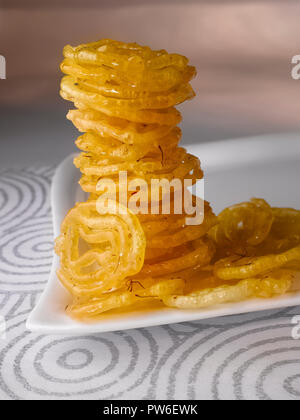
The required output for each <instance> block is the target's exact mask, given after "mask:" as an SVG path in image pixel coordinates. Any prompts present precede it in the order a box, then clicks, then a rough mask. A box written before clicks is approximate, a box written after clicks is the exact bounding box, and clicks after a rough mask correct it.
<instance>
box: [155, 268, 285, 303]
mask: <svg viewBox="0 0 300 420" xmlns="http://www.w3.org/2000/svg"><path fill="white" fill-rule="evenodd" d="M291 284H292V274H291V273H290V272H284V271H283V272H279V273H274V275H272V274H270V276H269V277H268V278H264V277H257V278H247V279H245V280H241V281H240V282H239V283H237V284H235V285H229V284H225V285H220V286H218V287H214V288H210V289H204V290H199V291H196V292H194V293H190V294H187V295H173V296H172V295H171V296H164V297H163V302H164V303H165V304H166V305H167V306H171V307H173V308H180V309H197V308H198V309H199V308H206V307H208V306H212V305H218V304H220V303H229V302H238V301H241V300H244V299H247V298H251V297H260V298H269V297H272V296H275V295H281V294H284V293H285V292H287V291H288V290H289V289H290V287H291Z"/></svg>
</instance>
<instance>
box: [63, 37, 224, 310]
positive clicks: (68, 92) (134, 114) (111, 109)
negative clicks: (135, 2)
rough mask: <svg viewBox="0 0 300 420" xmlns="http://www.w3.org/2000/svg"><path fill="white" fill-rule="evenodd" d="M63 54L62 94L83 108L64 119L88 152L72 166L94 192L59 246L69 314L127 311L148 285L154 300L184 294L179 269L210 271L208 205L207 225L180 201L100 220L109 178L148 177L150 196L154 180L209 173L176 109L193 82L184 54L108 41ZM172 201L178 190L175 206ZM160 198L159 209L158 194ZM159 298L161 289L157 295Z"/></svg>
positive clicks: (68, 222) (69, 220)
mask: <svg viewBox="0 0 300 420" xmlns="http://www.w3.org/2000/svg"><path fill="white" fill-rule="evenodd" d="M64 57H65V58H64V61H63V63H62V64H61V69H62V71H63V72H64V73H66V76H65V77H64V78H63V79H62V83H61V95H62V97H63V98H64V99H67V100H69V101H72V102H74V104H75V106H76V107H77V109H76V110H71V111H70V112H69V114H68V118H69V119H70V120H71V121H72V122H73V124H74V125H75V126H76V127H77V128H78V129H79V130H80V131H82V132H84V134H83V135H82V136H80V137H79V138H78V139H77V141H76V144H77V146H78V147H79V148H80V149H81V150H82V151H83V152H82V153H81V154H80V155H79V156H78V157H76V158H75V161H74V163H75V165H76V166H77V167H78V168H79V169H80V171H81V172H82V178H81V180H80V185H81V187H82V189H83V190H84V191H86V192H88V193H90V199H89V200H88V202H87V203H82V204H78V205H77V206H76V207H75V208H74V209H72V210H71V211H70V213H69V214H68V215H67V217H66V219H65V221H64V223H63V226H62V234H61V236H60V237H59V238H58V240H57V243H56V250H57V252H58V254H59V255H60V256H61V268H60V270H59V272H58V275H59V278H60V280H61V281H62V283H63V284H64V285H65V286H66V287H67V288H68V290H69V291H70V292H71V293H72V295H73V296H74V297H76V300H75V302H74V304H73V305H71V306H69V312H70V313H71V314H72V315H76V314H77V315H78V314H81V315H84V316H89V315H92V316H95V315H96V314H98V313H100V312H102V311H103V310H106V309H110V308H111V307H112V306H114V307H117V306H123V305H124V304H125V303H124V299H126V296H131V299H128V304H130V303H131V302H132V299H133V297H135V300H137V297H136V295H137V293H138V295H139V296H142V294H144V295H145V293H144V292H143V291H144V288H145V290H146V289H147V293H146V296H152V295H153V293H154V292H153V293H152V292H151V290H150V289H151V287H152V286H156V287H158V285H159V284H161V285H162V286H163V285H164V284H165V281H167V282H168V283H167V284H168V285H169V286H168V288H165V289H164V290H165V292H164V293H167V294H172V293H174V290H173V289H174V288H175V291H177V292H179V290H178V284H179V285H181V292H183V286H184V282H183V273H182V272H184V271H185V270H190V269H193V268H196V267H201V266H205V265H207V264H208V263H209V262H210V260H211V258H212V256H213V253H214V247H213V245H212V241H210V240H209V239H208V238H205V239H203V238H204V236H205V234H206V233H207V232H208V230H209V229H210V228H211V227H212V226H213V225H214V224H215V221H216V218H215V216H214V214H213V213H212V211H211V209H210V207H209V205H208V203H205V204H204V211H205V218H204V222H203V223H201V224H200V225H195V226H189V225H187V224H186V217H187V215H186V214H185V213H184V212H181V213H180V214H175V210H174V207H175V206H174V205H173V206H172V205H171V208H170V213H171V214H169V215H168V214H162V213H161V211H159V212H158V213H159V214H153V213H152V214H139V215H134V214H132V213H131V212H130V211H129V210H128V212H127V214H126V218H125V215H120V214H115V212H113V213H114V214H113V213H112V214H110V215H105V214H103V215H100V214H99V208H97V210H96V200H97V199H98V197H99V196H100V192H99V191H97V185H99V181H101V180H104V179H107V178H109V179H110V180H112V181H114V182H115V184H116V185H117V189H120V187H121V186H120V185H119V174H120V172H121V171H126V174H127V180H128V182H130V181H131V180H134V179H136V178H138V179H143V180H145V181H146V183H147V185H148V186H149V191H151V190H153V186H152V187H151V180H153V179H156V180H159V181H160V180H163V179H166V180H168V181H172V180H174V179H179V180H180V181H182V182H183V181H184V180H190V185H192V184H194V183H195V182H196V181H197V180H198V179H201V178H202V177H203V173H202V171H201V169H200V162H199V159H198V158H196V157H195V156H192V155H190V154H188V153H187V152H186V150H185V149H184V148H180V147H178V143H179V140H180V137H181V130H180V128H179V127H178V126H177V125H178V124H179V123H180V121H181V114H180V112H179V111H177V110H176V108H175V107H174V106H175V105H177V104H179V103H181V102H183V101H185V100H187V99H190V98H192V97H193V96H194V92H193V89H192V87H191V85H190V84H189V81H190V80H191V79H192V78H193V77H194V75H195V73H196V71H195V68H194V67H192V66H189V65H188V60H187V59H186V58H185V57H183V56H181V55H178V54H168V53H167V52H166V51H164V50H160V51H153V50H151V49H150V48H148V47H140V46H139V45H137V44H124V43H121V42H116V41H111V40H102V41H99V42H96V43H92V44H87V45H80V46H78V47H75V48H73V47H71V46H66V47H65V49H64ZM117 192H118V191H117ZM134 193H135V192H131V193H130V192H128V194H127V195H128V197H130V195H133V194H134ZM149 197H150V192H149ZM174 197H175V192H174V191H172V194H171V201H174V200H175V198H174ZM157 199H158V204H157V205H158V207H160V202H161V200H162V196H161V194H159V195H158V196H157ZM144 204H145V203H144ZM148 204H149V207H151V205H150V202H149V203H148V202H147V203H146V206H147V208H148ZM171 204H172V203H171ZM123 213H124V212H123ZM129 235H130V238H129V240H128V241H126V237H129ZM83 242H84V249H82V248H81V249H80V250H79V245H80V243H81V245H82V243H83ZM179 272H180V275H179ZM146 284H149V287H150V289H149V287H148V288H147V287H146V286H145V285H146ZM129 289H130V290H129ZM133 289H134V290H133ZM138 289H141V290H140V291H139V292H137V290H138ZM148 289H149V290H148ZM162 290H163V289H162ZM155 296H160V297H161V296H162V292H160V291H159V289H155ZM96 298H97V299H100V301H98V300H97V301H95V299H96ZM112 302H113V304H112ZM83 308H85V309H84V310H83Z"/></svg>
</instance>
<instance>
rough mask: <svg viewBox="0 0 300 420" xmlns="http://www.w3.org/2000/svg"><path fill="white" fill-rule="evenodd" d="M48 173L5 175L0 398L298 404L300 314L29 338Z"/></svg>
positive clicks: (41, 265) (46, 250)
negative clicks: (297, 319) (299, 326)
mask: <svg viewBox="0 0 300 420" xmlns="http://www.w3.org/2000/svg"><path fill="white" fill-rule="evenodd" d="M52 174H53V168H41V169H31V170H24V171H1V175H0V229H1V235H0V315H1V316H3V317H4V318H5V323H6V335H5V336H4V335H3V336H2V335H1V334H0V400H4V399H117V398H121V399H145V398H153V399H219V400H223V399H236V400H239V399H261V400H268V399H271V400H273V399H286V400H299V399H300V340H294V339H293V338H292V329H293V328H294V327H295V325H293V324H292V318H293V317H294V316H295V315H300V308H299V307H298V308H289V309H284V310H274V311H268V312H261V313H257V314H246V315H240V316H232V317H227V318H218V319H211V320H206V321H202V322H190V323H184V324H177V325H168V326H163V327H155V328H148V329H141V330H131V331H123V332H116V333H106V334H101V335H93V336H85V337H56V336H37V335H35V334H31V333H29V332H27V331H26V329H25V321H26V318H27V316H28V314H29V312H30V310H31V309H32V307H33V306H34V305H35V303H36V299H37V298H38V296H39V294H40V291H41V290H42V289H43V287H44V285H45V283H46V281H47V278H48V275H49V270H50V264H51V259H52V241H53V238H52V224H51V214H50V208H49V186H50V181H51V177H52Z"/></svg>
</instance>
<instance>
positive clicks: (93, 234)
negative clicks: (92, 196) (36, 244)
mask: <svg viewBox="0 0 300 420" xmlns="http://www.w3.org/2000/svg"><path fill="white" fill-rule="evenodd" d="M121 210H122V211H121ZM100 211H101V209H100V208H99V203H97V209H96V203H95V202H93V201H88V202H86V203H80V204H77V205H76V206H75V207H74V208H73V209H72V210H70V211H69V213H68V214H67V216H66V217H65V219H64V221H63V223H62V226H61V234H60V236H59V237H58V238H57V240H56V244H55V250H56V253H57V254H58V255H59V256H60V261H61V268H60V270H59V272H58V276H59V278H60V280H61V281H62V283H63V284H64V285H65V287H67V289H68V290H70V291H71V292H72V294H74V295H76V296H80V297H81V296H83V295H84V296H86V295H89V296H90V297H94V296H99V295H101V294H102V293H103V292H107V291H110V290H114V289H117V288H119V287H120V285H121V284H122V281H123V280H124V279H125V278H127V277H129V276H132V275H134V274H136V273H138V272H139V271H140V269H141V268H142V266H143V263H144V255H145V247H146V239H145V235H144V232H143V230H142V227H141V224H140V222H139V220H138V218H137V217H136V216H135V215H134V214H132V213H131V212H130V211H129V210H128V209H127V208H121V205H120V204H118V209H116V207H115V203H114V202H110V201H108V202H107V203H106V206H105V208H103V214H100Z"/></svg>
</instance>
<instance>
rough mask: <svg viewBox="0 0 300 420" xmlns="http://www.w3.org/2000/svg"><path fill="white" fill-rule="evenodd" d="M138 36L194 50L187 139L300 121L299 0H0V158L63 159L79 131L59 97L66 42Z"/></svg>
mask: <svg viewBox="0 0 300 420" xmlns="http://www.w3.org/2000/svg"><path fill="white" fill-rule="evenodd" d="M100 38H113V39H118V40H124V41H136V42H138V43H141V44H145V45H149V46H151V47H153V48H165V49H167V50H168V51H169V52H178V53H181V54H184V55H186V56H188V57H189V58H190V62H191V64H193V65H195V66H196V67H197V69H198V75H197V78H196V79H195V80H194V82H193V86H194V88H195V91H196V93H197V97H196V98H195V99H194V100H193V101H191V102H188V103H186V104H184V106H183V107H182V111H183V116H184V122H183V129H184V136H183V142H184V143H185V144H189V143H195V142H207V141H213V140H220V139H226V138H233V137H241V136H248V135H255V134H260V133H275V132H285V131H297V130H299V129H300V118H299V111H300V107H299V94H300V81H295V80H293V79H292V78H291V69H292V64H291V58H292V57H293V56H294V55H296V54H300V46H299V39H300V1H299V0H223V1H221V0H181V1H180V0H148V1H146V0H72V1H71V0H26V1H22V0H1V1H0V54H2V55H4V56H5V57H6V61H7V79H6V80H0V128H1V130H0V145H1V153H0V165H1V167H3V165H5V166H6V167H7V166H15V165H18V166H19V165H20V162H21V163H22V165H23V166H27V165H31V164H33V163H35V164H41V165H43V164H50V163H51V164H56V163H58V162H59V161H60V160H61V159H62V158H63V157H64V156H66V155H67V154H68V153H70V152H71V151H73V150H75V148H74V146H73V141H74V139H75V138H76V135H77V133H76V130H75V128H73V127H72V124H71V123H70V122H69V121H67V120H66V119H65V114H66V112H67V110H68V109H69V108H71V104H70V103H67V102H65V101H63V100H62V99H61V98H60V97H59V81H60V78H61V74H60V71H59V63H60V61H61V60H62V48H63V46H64V45H65V44H68V43H69V44H73V45H76V44H79V43H85V42H89V41H94V40H97V39H100Z"/></svg>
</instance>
